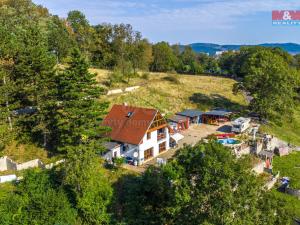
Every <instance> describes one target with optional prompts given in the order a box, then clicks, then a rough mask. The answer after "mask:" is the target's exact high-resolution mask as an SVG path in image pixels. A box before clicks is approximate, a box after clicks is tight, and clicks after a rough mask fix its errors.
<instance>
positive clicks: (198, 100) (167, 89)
mask: <svg viewBox="0 0 300 225" xmlns="http://www.w3.org/2000/svg"><path fill="white" fill-rule="evenodd" d="M91 71H92V72H94V73H97V80H98V82H100V83H104V82H105V81H106V80H107V77H108V76H109V72H108V71H105V70H97V69H92V70H91ZM169 77H172V78H173V77H175V80H176V81H172V80H170V79H168V78H169ZM234 83H235V81H234V80H232V79H228V78H223V77H213V76H192V75H174V74H171V75H170V74H165V73H149V78H148V79H142V78H141V77H137V78H132V79H131V80H130V82H129V83H118V84H116V85H115V86H113V87H110V88H108V89H109V90H112V89H117V88H124V87H130V86H135V85H140V86H141V87H140V89H138V90H135V91H133V92H131V93H124V94H119V95H110V96H105V97H104V100H108V101H109V102H110V104H111V105H113V104H122V103H125V102H126V103H127V104H129V105H135V106H142V107H152V108H157V109H159V110H160V111H161V112H162V113H164V114H166V115H167V116H168V115H170V114H173V113H175V112H178V111H180V110H183V109H186V108H198V109H201V110H209V109H211V108H216V107H222V108H229V109H241V108H243V107H245V106H246V101H245V99H244V97H243V95H241V94H239V95H234V94H233V93H232V86H233V84H234Z"/></svg>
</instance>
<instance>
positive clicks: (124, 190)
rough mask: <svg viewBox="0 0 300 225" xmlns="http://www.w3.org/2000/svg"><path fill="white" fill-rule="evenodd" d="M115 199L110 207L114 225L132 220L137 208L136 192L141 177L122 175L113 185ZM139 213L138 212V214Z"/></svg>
mask: <svg viewBox="0 0 300 225" xmlns="http://www.w3.org/2000/svg"><path fill="white" fill-rule="evenodd" d="M112 186H113V199H112V202H111V204H110V206H109V212H110V213H111V219H112V221H111V222H112V224H122V222H123V223H124V222H127V221H128V220H130V219H131V216H130V215H131V214H134V212H133V211H136V210H137V208H136V207H135V205H138V202H136V204H133V203H134V196H135V192H136V191H137V189H138V188H139V176H137V175H134V174H126V175H122V176H121V177H120V178H119V179H118V180H117V181H116V182H115V183H113V185H112ZM137 213H138V212H137Z"/></svg>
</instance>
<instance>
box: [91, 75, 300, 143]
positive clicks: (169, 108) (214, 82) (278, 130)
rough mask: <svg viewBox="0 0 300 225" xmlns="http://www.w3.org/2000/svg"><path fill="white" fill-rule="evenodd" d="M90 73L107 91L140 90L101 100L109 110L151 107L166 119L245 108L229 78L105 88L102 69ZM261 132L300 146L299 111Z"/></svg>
mask: <svg viewBox="0 0 300 225" xmlns="http://www.w3.org/2000/svg"><path fill="white" fill-rule="evenodd" d="M91 72H93V73H96V74H97V81H98V82H99V83H100V84H102V85H103V86H104V87H105V88H106V89H107V90H112V89H117V88H125V87H129V86H135V85H140V86H141V88H140V89H138V90H136V91H133V92H131V93H123V94H117V95H110V96H104V97H103V100H106V101H108V102H109V103H110V106H112V105H113V104H122V103H125V102H126V103H127V104H129V105H135V106H142V107H152V108H157V109H159V110H160V111H161V112H162V113H164V114H166V116H167V117H168V116H170V115H171V114H173V113H175V112H178V111H181V110H183V109H187V108H198V109H200V110H209V109H212V108H216V107H221V108H228V109H233V110H239V109H243V108H245V107H246V106H247V103H246V101H245V98H244V96H243V95H242V94H238V95H234V94H233V93H232V87H233V85H234V84H235V82H236V81H234V80H233V79H230V78H224V77H217V76H205V75H203V76H193V75H174V74H166V73H149V78H148V79H142V78H141V77H136V78H132V79H131V80H130V82H129V83H125V82H122V83H117V84H114V85H113V86H112V87H106V86H105V85H104V84H105V82H106V81H107V78H108V76H109V74H110V72H109V71H107V70H101V69H91ZM169 77H175V79H176V80H178V82H172V81H170V80H169V79H168V78H169ZM263 130H264V131H265V132H267V133H270V134H273V135H275V136H277V137H279V138H281V139H283V140H285V141H288V142H290V143H292V144H295V145H299V146H300V107H298V108H297V109H296V110H295V113H294V116H293V118H286V119H285V120H284V121H283V122H282V124H275V123H270V124H268V125H267V126H264V127H263Z"/></svg>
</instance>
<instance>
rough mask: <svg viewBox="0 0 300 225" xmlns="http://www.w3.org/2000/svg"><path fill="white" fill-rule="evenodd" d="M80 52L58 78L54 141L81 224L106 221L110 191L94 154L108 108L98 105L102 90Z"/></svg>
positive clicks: (98, 146) (73, 53)
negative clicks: (60, 153) (61, 154)
mask: <svg viewBox="0 0 300 225" xmlns="http://www.w3.org/2000/svg"><path fill="white" fill-rule="evenodd" d="M88 68H89V65H88V64H87V63H86V61H85V59H84V58H83V57H82V56H81V54H80V52H79V50H74V51H73V52H72V60H71V63H70V65H69V67H68V68H66V69H65V70H64V71H63V72H62V73H61V74H59V75H58V76H57V90H58V91H57V96H58V103H59V107H58V110H57V117H56V123H57V127H56V129H57V134H58V136H57V140H58V141H59V142H58V148H59V150H61V151H63V152H65V153H66V163H65V168H64V182H65V184H66V185H67V186H68V187H69V189H70V191H71V193H72V196H73V198H74V201H75V202H76V207H77V208H78V210H79V214H80V217H81V219H82V222H83V223H84V224H102V223H103V222H107V221H108V215H107V213H106V206H107V204H108V203H109V201H110V196H111V188H110V186H109V183H108V181H107V180H106V178H105V177H104V176H103V173H102V172H101V168H100V163H99V161H98V160H97V153H99V152H100V151H101V150H102V145H101V143H102V141H103V139H102V138H101V136H102V135H103V133H104V132H106V128H104V127H101V126H100V124H101V117H102V114H103V113H104V112H105V109H106V107H107V104H106V103H100V102H99V100H98V99H99V96H100V94H101V89H100V88H99V87H97V85H96V82H95V79H94V77H95V75H94V74H91V73H89V71H88Z"/></svg>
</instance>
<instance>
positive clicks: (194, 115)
mask: <svg viewBox="0 0 300 225" xmlns="http://www.w3.org/2000/svg"><path fill="white" fill-rule="evenodd" d="M202 114H203V112H201V111H199V110H196V109H186V110H184V111H183V112H178V113H176V115H179V116H183V117H186V118H188V119H189V123H190V124H199V123H201V122H202Z"/></svg>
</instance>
